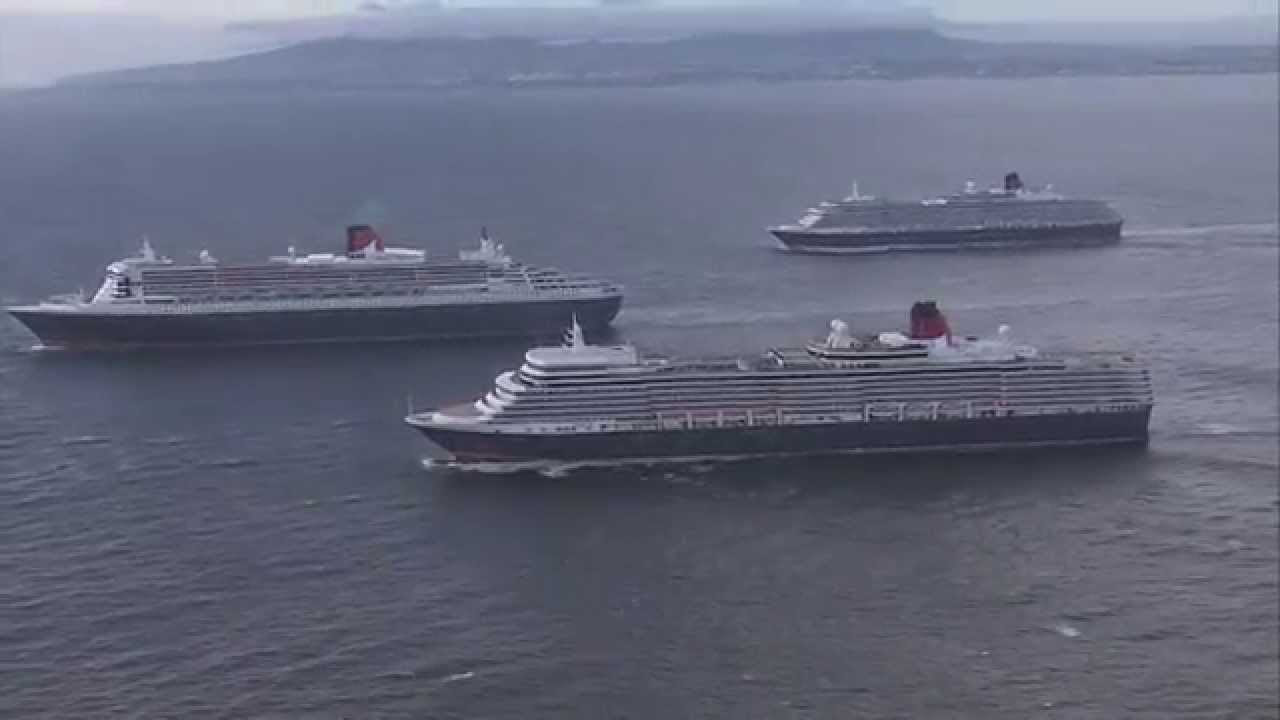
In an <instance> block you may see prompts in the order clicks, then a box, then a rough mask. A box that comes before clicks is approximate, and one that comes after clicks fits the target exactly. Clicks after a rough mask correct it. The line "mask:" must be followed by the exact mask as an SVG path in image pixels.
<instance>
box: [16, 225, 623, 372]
mask: <svg viewBox="0 0 1280 720" xmlns="http://www.w3.org/2000/svg"><path fill="white" fill-rule="evenodd" d="M621 300H622V292H621V289H620V288H619V287H618V286H616V285H614V284H612V283H609V282H606V281H602V280H597V279H593V278H588V277H582V276H577V275H570V274H567V273H563V272H560V271H559V270H555V269H552V268H539V267H533V266H528V265H524V264H522V263H519V262H516V261H515V260H513V259H512V258H511V257H510V256H509V255H508V254H507V253H506V251H505V249H504V248H503V246H502V245H501V244H499V243H495V242H494V241H493V240H491V239H490V238H489V237H488V234H487V232H482V237H481V240H480V245H479V247H478V248H476V249H473V250H468V251H463V252H461V253H460V254H459V257H458V258H457V259H451V258H434V257H428V256H427V254H426V253H425V252H424V251H422V250H418V249H412V248H395V247H386V246H385V244H384V243H383V240H382V238H381V237H380V236H379V235H378V234H377V233H376V232H375V231H374V230H373V229H372V228H370V227H369V226H367V225H358V226H352V227H350V228H348V230H347V248H346V252H345V253H341V254H337V253H311V254H299V253H298V252H296V251H295V250H294V249H293V248H292V247H290V248H289V252H288V253H287V254H286V255H281V256H276V257H272V258H270V259H269V260H268V261H267V262H265V263H254V264H228V263H222V262H219V261H218V260H217V259H215V258H214V257H213V256H212V255H211V254H210V253H208V252H207V251H203V252H201V253H200V258H199V261H198V262H196V263H193V264H179V263H175V262H174V261H173V260H171V259H169V258H166V257H161V256H160V255H158V254H157V253H156V252H155V250H154V249H153V248H152V247H151V245H150V243H149V242H145V241H144V243H143V247H142V250H141V251H140V252H139V254H138V255H137V256H135V257H131V258H126V259H123V260H118V261H116V262H113V263H111V264H110V265H109V266H108V267H107V272H106V277H105V278H104V280H103V282H102V285H101V286H100V287H99V289H98V290H97V292H96V293H94V294H93V295H92V296H91V297H90V298H88V299H85V298H81V297H76V296H72V297H61V298H54V299H52V300H49V301H46V302H44V303H40V304H37V305H29V306H20V307H13V308H9V312H10V313H11V314H13V315H14V316H15V317H17V318H18V319H19V320H20V321H22V322H23V323H24V324H25V325H27V327H28V328H30V329H31V330H32V332H34V333H35V334H36V335H37V336H39V337H40V339H41V341H42V342H43V343H44V344H45V345H48V346H73V347H74V346H113V345H151V344H171V343H176V344H190V343H271V342H303V341H314V340H341V339H366V340H367V339H410V338H430V337H448V336H475V335H538V334H545V333H549V332H555V331H556V329H557V328H559V327H563V325H564V323H565V322H567V321H568V319H569V318H570V317H571V316H574V315H575V314H576V315H577V316H578V317H582V318H585V321H586V322H587V323H588V324H589V326H590V327H593V328H599V327H603V326H605V325H607V324H608V323H609V322H610V321H612V319H613V317H614V316H615V315H616V314H617V312H618V309H619V307H620V304H621Z"/></svg>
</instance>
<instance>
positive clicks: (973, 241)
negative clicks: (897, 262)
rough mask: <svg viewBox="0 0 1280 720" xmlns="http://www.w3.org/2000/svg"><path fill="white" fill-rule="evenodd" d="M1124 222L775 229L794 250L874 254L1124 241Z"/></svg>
mask: <svg viewBox="0 0 1280 720" xmlns="http://www.w3.org/2000/svg"><path fill="white" fill-rule="evenodd" d="M1121 225H1123V223H1122V222H1105V223H1096V224H1087V225H1072V226H1051V227H1049V226H1046V227H1020V228H976V229H975V228H968V229H960V228H957V229H932V230H858V231H852V230H851V231H848V232H844V231H840V230H835V229H824V230H801V229H789V228H774V229H772V230H770V232H771V233H772V234H773V236H774V237H775V238H777V239H778V241H779V242H781V243H782V244H783V246H784V247H786V249H787V250H790V251H792V252H808V253H872V252H895V251H918V250H932V251H939V250H968V249H981V248H1034V247H1080V246H1091V245H1108V244H1112V243H1117V242H1119V241H1120V227H1121Z"/></svg>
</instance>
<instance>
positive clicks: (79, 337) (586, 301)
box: [9, 295, 622, 348]
mask: <svg viewBox="0 0 1280 720" xmlns="http://www.w3.org/2000/svg"><path fill="white" fill-rule="evenodd" d="M621 305H622V297H621V296H620V295H613V296H605V297H598V298H577V299H556V300H528V299H523V300H518V301H511V302H478V303H457V304H448V305H445V304H442V305H416V306H393V307H385V306H384V307H361V308H307V309H303V308H299V309H274V310H243V311H226V312H208V311H205V312H178V311H163V310H161V311H156V312H149V313H123V312H109V311H107V312H104V311H100V310H95V309H94V308H92V307H87V306H76V307H71V306H68V307H58V306H52V305H48V306H31V307H25V308H11V309H10V310H9V312H10V314H12V315H13V316H14V317H15V318H17V319H18V320H19V321H20V322H22V324H23V325H26V326H27V328H28V329H30V330H31V332H33V333H34V334H35V335H36V336H37V337H38V338H39V339H40V341H41V343H42V344H44V345H45V346H47V347H58V348H114V347H141V346H183V345H261V344H276V343H307V342H343V341H361V342H367V341H395V340H401V341H403V340H427V339H437V338H465V337H506V336H510V337H533V336H546V335H554V334H557V333H559V331H560V329H561V328H563V327H564V326H565V325H567V324H568V323H569V322H570V321H571V319H572V318H573V317H574V316H575V315H576V316H577V319H578V322H579V323H581V324H582V325H583V326H584V327H586V328H589V329H593V330H599V329H602V328H604V327H606V326H608V325H609V323H610V322H612V321H613V318H614V317H615V316H616V315H617V314H618V311H619V309H620V308H621Z"/></svg>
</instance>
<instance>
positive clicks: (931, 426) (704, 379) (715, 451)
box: [407, 303, 1153, 460]
mask: <svg viewBox="0 0 1280 720" xmlns="http://www.w3.org/2000/svg"><path fill="white" fill-rule="evenodd" d="M582 337H583V336H582V333H581V330H580V328H576V327H575V329H574V330H573V331H572V332H571V334H570V338H569V341H568V342H567V343H566V344H565V345H564V346H562V347H541V348H534V349H532V350H529V352H528V353H527V354H526V355H525V360H524V364H523V365H521V366H520V368H519V369H517V370H512V371H508V372H505V373H502V374H501V375H499V376H498V378H497V380H496V382H495V384H494V387H493V389H492V390H491V391H490V392H489V393H487V394H486V395H485V396H484V397H483V398H481V399H479V400H477V401H475V402H473V403H468V404H464V405H458V406H454V407H446V408H442V409H439V410H436V411H433V412H425V413H415V414H412V415H410V416H409V417H408V418H407V422H408V423H409V424H410V425H412V426H414V427H416V428H418V429H419V430H421V431H422V432H423V433H424V434H425V435H426V436H427V437H428V438H430V439H431V440H433V441H434V442H436V443H437V444H438V445H440V446H442V447H443V448H445V449H446V450H448V451H449V452H450V453H451V454H452V455H454V456H455V457H457V458H459V459H464V460H537V459H554V460H592V459H606V458H662V457H704V456H739V455H769V454H788V453H823V452H888V451H910V450H983V449H995V448H1009V447H1039V446H1055V445H1076V444H1085V445H1087V444H1110V443H1143V442H1145V441H1146V438H1147V421H1148V418H1149V415H1150V411H1151V406H1152V402H1153V400H1152V391H1151V384H1150V377H1149V373H1148V370H1147V368H1146V366H1145V365H1144V364H1143V363H1142V362H1141V361H1139V360H1138V359H1136V358H1134V357H1132V356H1130V355H1126V354H1123V353H1075V354H1067V355H1044V356H1042V355H1041V354H1040V353H1039V352H1038V351H1037V350H1035V349H1034V348H1032V347H1030V346H1025V345H1019V344H1016V343H1013V342H1012V341H1011V339H1010V337H1009V332H1008V329H1007V327H1002V328H1001V331H1000V332H999V333H998V334H997V335H996V336H995V337H993V338H989V339H977V338H954V337H952V335H951V333H950V330H949V328H948V327H947V325H946V321H945V319H944V318H943V317H942V316H941V313H940V312H939V311H938V310H937V308H936V305H934V304H932V303H919V304H917V306H916V308H915V309H914V310H913V318H912V329H911V331H910V332H909V333H899V332H888V333H881V334H879V335H876V336H870V337H855V336H853V335H851V334H850V333H849V331H848V327H847V326H846V325H845V324H844V323H842V322H840V321H838V320H837V321H833V322H832V327H831V332H830V334H829V335H828V336H827V338H825V339H824V340H822V341H818V342H814V343H811V344H809V345H808V346H806V347H802V348H774V349H770V350H768V351H767V352H765V353H763V354H761V355H758V356H754V357H731V358H706V359H694V360H677V359H672V358H666V357H646V356H643V355H641V354H640V353H638V352H637V351H636V350H635V349H634V348H632V347H629V346H612V347H601V346H594V345H588V344H586V343H585V342H584V341H583V339H582Z"/></svg>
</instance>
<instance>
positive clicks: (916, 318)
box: [911, 300, 951, 344]
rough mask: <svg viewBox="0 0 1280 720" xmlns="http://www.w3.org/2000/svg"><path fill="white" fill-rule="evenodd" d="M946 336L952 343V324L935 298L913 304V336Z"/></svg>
mask: <svg viewBox="0 0 1280 720" xmlns="http://www.w3.org/2000/svg"><path fill="white" fill-rule="evenodd" d="M940 337H945V338H946V339H947V343H948V344H950V343H951V326H950V325H948V324H947V318H946V316H944V315H943V314H942V311H941V310H939V309H938V303H936V302H934V301H933V300H921V301H920V302H917V303H916V304H914V305H912V306H911V338H912V339H913V340H933V339H936V338H940Z"/></svg>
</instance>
